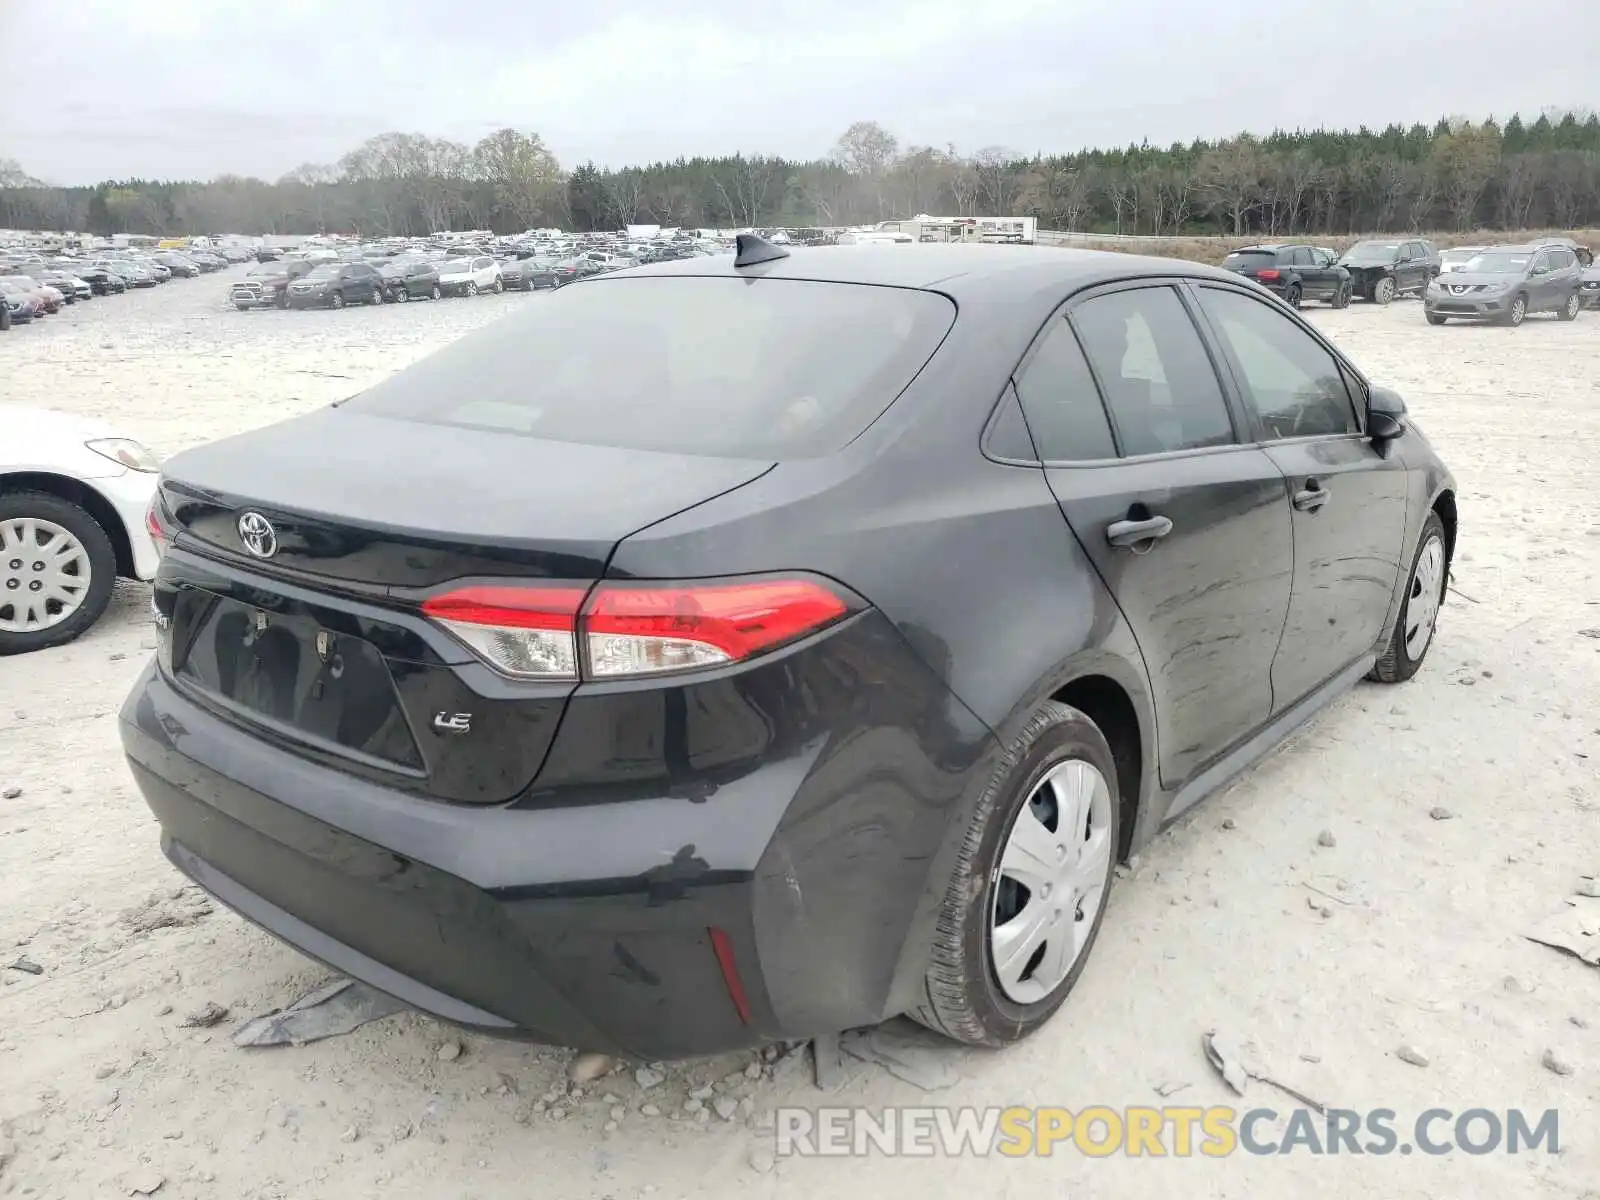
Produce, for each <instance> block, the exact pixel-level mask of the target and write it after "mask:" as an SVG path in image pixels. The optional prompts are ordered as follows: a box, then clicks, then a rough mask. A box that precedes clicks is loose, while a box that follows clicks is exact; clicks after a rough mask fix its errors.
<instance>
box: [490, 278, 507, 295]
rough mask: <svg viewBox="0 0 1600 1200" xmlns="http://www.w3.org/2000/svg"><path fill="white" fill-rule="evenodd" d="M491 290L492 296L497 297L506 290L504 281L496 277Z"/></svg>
mask: <svg viewBox="0 0 1600 1200" xmlns="http://www.w3.org/2000/svg"><path fill="white" fill-rule="evenodd" d="M492 290H493V292H494V294H495V295H496V296H498V295H499V294H500V293H501V292H503V291H505V290H506V281H505V280H504V279H500V278H498V277H497V278H496V279H495V281H494V284H493V287H492Z"/></svg>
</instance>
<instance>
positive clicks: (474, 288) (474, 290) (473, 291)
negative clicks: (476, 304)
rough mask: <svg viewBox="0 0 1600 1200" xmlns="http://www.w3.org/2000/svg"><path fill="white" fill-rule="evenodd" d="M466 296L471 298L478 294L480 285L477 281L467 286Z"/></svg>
mask: <svg viewBox="0 0 1600 1200" xmlns="http://www.w3.org/2000/svg"><path fill="white" fill-rule="evenodd" d="M466 294H467V295H469V296H476V295H477V294H478V284H477V281H476V280H474V281H472V282H469V283H468V284H467V289H466Z"/></svg>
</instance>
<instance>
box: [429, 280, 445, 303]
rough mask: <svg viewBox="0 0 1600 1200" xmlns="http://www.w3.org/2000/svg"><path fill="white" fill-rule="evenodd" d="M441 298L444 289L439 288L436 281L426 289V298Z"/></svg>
mask: <svg viewBox="0 0 1600 1200" xmlns="http://www.w3.org/2000/svg"><path fill="white" fill-rule="evenodd" d="M443 298H444V289H443V288H441V287H440V286H439V285H438V284H437V283H436V284H434V285H433V286H432V287H431V288H429V289H428V299H429V300H442V299H443Z"/></svg>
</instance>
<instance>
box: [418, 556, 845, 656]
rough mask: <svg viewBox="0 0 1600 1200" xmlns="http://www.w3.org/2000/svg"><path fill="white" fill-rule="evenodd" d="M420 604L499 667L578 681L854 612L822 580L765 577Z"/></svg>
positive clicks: (771, 639) (755, 648)
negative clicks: (735, 580) (582, 658)
mask: <svg viewBox="0 0 1600 1200" xmlns="http://www.w3.org/2000/svg"><path fill="white" fill-rule="evenodd" d="M585 596H587V602H585ZM422 611H423V612H424V613H425V614H426V615H427V616H429V617H431V618H432V619H433V620H435V621H437V622H438V623H439V624H440V625H441V626H443V627H444V628H446V629H448V630H449V631H450V632H451V633H452V634H453V635H454V636H455V637H457V638H458V639H460V640H461V641H462V642H463V643H464V644H465V645H466V646H468V647H469V648H470V649H472V650H473V651H474V652H475V653H476V654H477V655H478V656H479V657H480V658H482V659H483V660H484V661H485V662H487V663H488V664H489V665H490V666H492V667H494V668H495V669H496V670H498V671H500V672H501V673H502V674H505V675H510V676H512V677H513V678H517V679H529V680H536V679H542V680H552V681H558V680H569V681H576V680H578V679H580V678H588V679H626V678H633V677H638V676H648V675H659V674H666V673H669V672H674V671H688V670H695V669H697V668H703V667H715V666H720V665H722V664H725V663H732V662H741V661H744V660H745V659H749V658H753V657H756V656H757V655H760V654H764V653H766V652H767V651H769V650H772V649H775V648H777V647H778V646H781V645H784V644H786V643H788V642H792V641H795V640H796V639H798V638H802V637H805V636H807V635H809V634H812V633H815V632H817V631H818V630H820V629H823V628H825V627H826V626H828V625H831V624H833V623H834V622H835V621H837V620H839V619H840V618H842V617H844V616H846V615H848V613H849V611H850V609H849V606H848V605H847V604H846V603H845V602H844V601H843V600H842V599H840V597H839V596H837V595H835V594H834V593H833V592H832V591H830V590H829V589H828V588H827V587H825V586H823V585H822V584H821V583H817V582H814V581H812V580H809V579H761V580H751V581H748V582H725V583H707V584H687V585H681V584H674V585H662V584H633V583H602V584H599V585H597V586H595V587H594V588H593V589H592V590H590V589H588V588H581V587H517V586H476V587H466V588H460V589H457V590H456V591H452V592H447V593H445V594H443V595H440V596H435V597H432V598H431V599H429V600H427V601H425V602H424V603H423V605H422ZM580 647H581V648H582V650H583V651H584V661H583V662H582V663H581V664H580V662H579V653H578V652H579V648H580Z"/></svg>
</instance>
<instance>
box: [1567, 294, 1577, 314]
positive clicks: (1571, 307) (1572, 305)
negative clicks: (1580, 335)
mask: <svg viewBox="0 0 1600 1200" xmlns="http://www.w3.org/2000/svg"><path fill="white" fill-rule="evenodd" d="M1577 315H1578V298H1577V296H1568V297H1567V316H1569V317H1575V316H1577Z"/></svg>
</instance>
